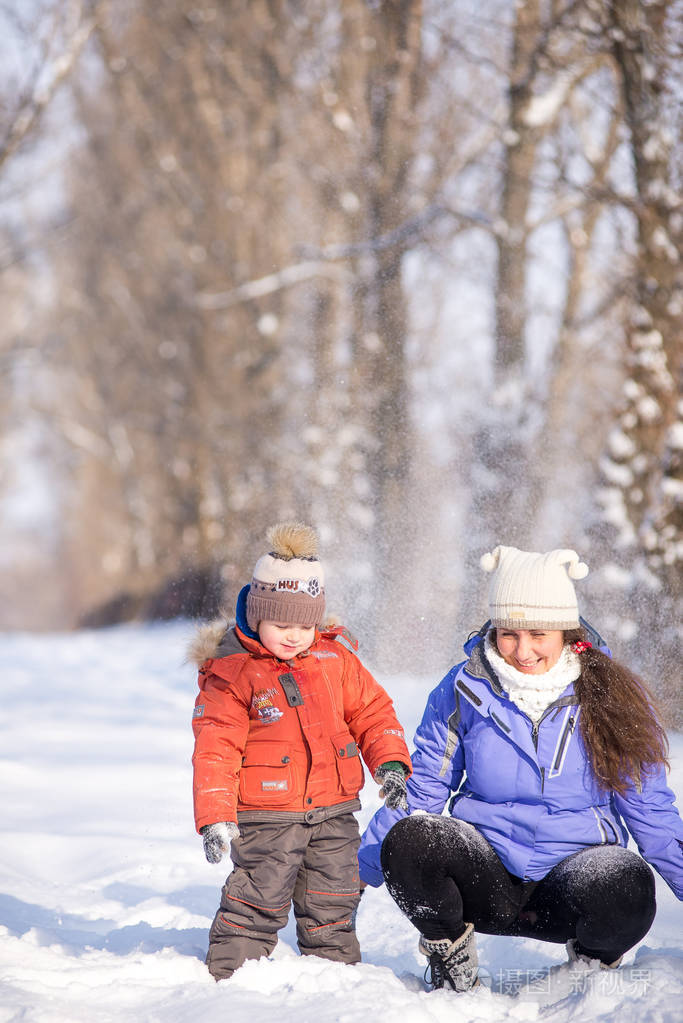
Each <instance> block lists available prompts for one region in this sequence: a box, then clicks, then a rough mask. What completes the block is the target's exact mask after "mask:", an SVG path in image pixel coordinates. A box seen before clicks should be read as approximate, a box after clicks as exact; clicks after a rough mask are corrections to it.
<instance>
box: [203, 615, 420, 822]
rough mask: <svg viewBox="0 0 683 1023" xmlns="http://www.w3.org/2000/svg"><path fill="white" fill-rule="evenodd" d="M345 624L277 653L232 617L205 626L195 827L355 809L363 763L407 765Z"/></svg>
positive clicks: (380, 694)
mask: <svg viewBox="0 0 683 1023" xmlns="http://www.w3.org/2000/svg"><path fill="white" fill-rule="evenodd" d="M342 632H343V630H340V629H331V630H326V631H323V632H318V631H317V630H316V636H315V641H314V643H313V645H312V646H311V647H310V648H309V649H308V650H307V651H305V652H304V653H302V654H299V656H298V657H296V658H295V659H294V660H293V661H280V660H278V659H277V658H276V657H275V656H274V655H273V654H271V653H270V652H269V651H268V650H266V648H265V647H264V646H262V645H261V644H260V643H259V642H258V641H257V640H253V639H250V638H249V637H248V636H246V635H245V634H244V633H243V632H241V631H240V629H239V628H238V627H237V626H234V627H233V628H231V629H229V630H228V631H227V632H226V626H225V623H221V625H220V626H217V625H214V626H205V627H204V629H203V630H202V632H201V634H200V637H199V640H198V642H197V643H196V644H195V646H194V650H193V653H194V655H195V659H196V660H198V661H199V662H200V667H199V695H198V697H197V700H196V703H195V709H194V717H193V730H194V735H195V747H194V755H193V757H192V763H193V766H194V809H195V822H196V826H197V830H198V831H199V829H200V828H202V827H203V826H204V825H206V824H214V823H215V822H216V821H236V820H267V819H289V818H290V816H291V815H295V817H294V819H297V820H304V821H317V820H320V819H323V818H324V817H325V816H331V815H333V814H335V813H339V812H345V811H351V810H354V809H358V807H359V805H360V804H359V803H358V801H357V797H358V792H359V790H360V789H361V788H362V786H363V782H364V773H363V767H362V764H361V761H360V757H359V755H358V751H359V749H360V752H361V753H362V754H363V759H364V761H365V763H366V764H367V766H368V768H369V770H370V772H371V773H372V774H373V775H374V773H375V771H376V770H377V768H378V767H379V766H380V765H381V764H383V763H385V762H386V761H391V760H399V761H401V762H402V763H404V764H405V765H406V767H407V768H408V769H409V768H410V755H409V753H408V748H407V746H406V744H405V741H404V738H403V729H402V728H401V726H400V724H399V723H398V720H397V718H396V715H395V713H394V707H393V704H392V702H391V699H390V698H389V696H388V695H387V693H386V692H385V691H384V689H383V688H382V687H381V686H380V685H379V683H378V682H376V681H375V679H374V678H373V677H372V675H371V674H370V673H369V672H368V671H367V670H366V669H365V668H364V667H363V665H362V664H361V662H360V661H359V659H358V658H357V657H356V655H355V654H354V653H352V652H351V650H349V649H348V647H347V646H346V645H345V644H344V643H343V642H340V633H342Z"/></svg>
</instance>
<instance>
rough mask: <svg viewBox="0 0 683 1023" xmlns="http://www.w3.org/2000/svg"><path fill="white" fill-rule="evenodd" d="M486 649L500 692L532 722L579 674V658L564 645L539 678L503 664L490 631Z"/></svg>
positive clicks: (505, 663)
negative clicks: (499, 685)
mask: <svg viewBox="0 0 683 1023" xmlns="http://www.w3.org/2000/svg"><path fill="white" fill-rule="evenodd" d="M485 650H486V657H487V660H488V661H489V664H490V665H491V667H492V668H493V670H494V671H495V673H496V675H497V676H498V680H499V682H500V684H501V685H502V687H503V689H504V690H505V692H506V693H507V695H508V696H509V698H510V699H511V700H512V702H513V703H515V704H516V705H517V706H518V707H519V709H520V710H521V711H523V712H524V713H525V714H526V715H527V716H528V717H530V718H531V720H532V721H538V719H539V718H540V717H541V715H542V714H543V711H544V710H545V709H546V707H547V706H548V705H549V704H551V703H552V702H553V700H556V699H557V698H558V697H559V696H561V695H562V693H563V692H564V691H565V689H566V688H567V686H568V685H569V683H570V682H574V681H575V680H576V679H577V678H578V677H579V675H580V674H581V662H580V660H579V655H578V654H575V653H574V651H573V650H572V649H571V647H570V646H567V645H566V644H565V646H564V647H563V648H562V653H561V654H560V656H559V658H558V660H557V661H556V663H555V664H553V666H552V668H550V670H549V671H544V672H543V673H542V674H541V675H527V674H526V673H525V672H523V671H517V669H516V668H514V667H513V666H512V665H511V664H508V663H507V661H504V660H503V658H502V657H501V656H500V654H499V653H498V650H497V649H496V645H495V643H494V642H493V639H492V637H491V633H490V632H488V633H487V634H486V642H485Z"/></svg>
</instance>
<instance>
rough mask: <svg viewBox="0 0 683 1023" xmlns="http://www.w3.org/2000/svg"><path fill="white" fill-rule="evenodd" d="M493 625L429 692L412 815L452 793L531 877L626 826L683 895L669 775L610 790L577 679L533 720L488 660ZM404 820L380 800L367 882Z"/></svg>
mask: <svg viewBox="0 0 683 1023" xmlns="http://www.w3.org/2000/svg"><path fill="white" fill-rule="evenodd" d="M485 630H486V626H485V627H484V629H482V631H481V632H480V633H478V634H477V635H476V636H475V637H474V638H473V639H471V640H470V641H468V643H467V644H466V646H465V652H466V653H467V654H468V656H469V660H467V661H464V662H463V663H462V664H458V665H456V666H455V667H453V668H451V670H450V671H449V672H448V674H447V675H446V677H445V678H444V679H443V681H442V682H441V683H440V684H439V685H438V686H437V687H436V689H434V690H433V691H432V693H431V694H430V696H429V700H428V702H427V707H426V709H425V712H424V715H423V718H422V722H421V723H420V726H419V728H418V730H417V732H416V734H415V747H416V751H415V753H414V754H413V756H412V762H413V774H412V777H411V778H410V780H409V782H408V800H409V804H410V808H411V811H414V810H424V811H427V812H429V813H436V814H440V813H442V811H443V809H444V806H445V805H446V803H447V801H448V800H449V797H451V793H455V795H453V796H452V798H450V802H449V810H450V813H451V815H452V816H453V817H457V818H458V819H459V820H463V821H469V823H470V824H473V825H474V826H475V827H476V828H477V829H478V830H479V831H480V832H481V833H482V835H484V837H485V838H486V839H487V840H488V841H489V842H490V844H491V845H492V846H493V848H494V849H495V851H496V852H497V853H498V856H499V857H500V859H501V860H502V862H503V863H504V865H505V867H506V868H507V869H508V870H509V871H510V873H512V874H514V875H516V876H517V877H521V878H524V879H525V880H538V879H539V878H542V877H544V876H545V875H546V874H547V873H548V872H549V871H550V870H551V869H552V867H554V866H555V864H557V863H559V862H560V860H563V859H565V857H567V856H571V855H572V853H576V852H578V851H579V850H581V849H585V848H586V847H587V846H592V845H617V844H618V845H622V846H625V845H626V843H627V841H628V832H627V830H626V828H628V831H629V832H630V833H631V835H632V836H633V838H634V839H635V842H636V844H637V846H638V849H639V851H640V853H641V855H642V856H643V858H644V859H645V860H647V862H648V863H650V864H651V865H652V866H653V867H654V868H655V869H656V870H657V871H659V873H660V874H661V875H662V877H663V878H664V880H665V881H666V882H667V883H668V885H669V886H670V887H671V888H672V889H673V891H674V892H675V894H676V895H677V896H678V898H679V899H683V821H681V818H680V816H679V814H678V811H677V809H676V807H675V805H674V798H675V797H674V794H673V792H672V791H671V790H670V789H669V788H668V787H667V785H666V775H665V771H664V770H663V769H660V768H657V769H655V770H652V771H650V772H648V773H644V774H643V777H642V779H641V784H640V786H638V787H636V786H635V785H634V786H633V787H631V788H629V789H628V790H627V792H626V794H625V795H623V796H621V795H618V794H617V793H615V792H604V791H603V790H601V789H600V788H599V787H598V785H597V784H596V782H595V777H594V775H593V772H592V770H591V768H590V764H589V762H588V759H587V755H586V751H585V748H584V745H583V742H582V740H581V736H580V731H579V729H578V728H577V725H578V722H579V715H580V712H581V711H580V707H579V706H578V704H577V703H576V698H575V696H574V687H573V684H570V685H569V686H568V687H567V689H566V690H565V692H564V693H563V695H562V696H561V697H560V698H559V699H557V700H555V701H554V703H551V704H550V706H549V707H547V708H546V710H545V711H544V713H543V716H542V718H541V720H540V722H538V724H536V725H533V724H532V722H531V720H530V718H528V717H527V715H526V714H524V713H523V712H522V711H521V710H520V709H519V708H518V707H517V706H516V705H515V704H514V703H513V702H512V701H511V700H509V699H508V698H507V696H506V694H505V692H504V691H503V689H502V688H501V686H500V684H499V682H498V679H497V678H496V675H495V674H494V672H493V669H492V668H491V666H490V665H489V663H488V661H487V660H486V658H485V656H484V643H483V638H484V635H485ZM603 649H606V648H603ZM463 777H464V780H463ZM404 816H406V814H405V812H404V811H402V810H389V809H388V808H387V807H384V806H383V807H381V808H380V809H379V810H378V811H377V813H376V814H375V816H374V817H373V819H372V820H371V821H370V824H369V825H368V827H367V829H366V831H365V834H364V835H363V838H362V841H361V847H360V850H359V861H360V875H361V878H362V879H363V880H364V881H366V882H367V883H368V884H371V885H374V886H378V885H380V884H382V882H383V880H384V879H383V876H382V871H381V867H380V849H381V846H382V842H383V840H384V837H385V836H386V834H387V832H388V831H389V829H390V828H391V827H392V825H393V824H395V823H396V821H397V820H399V819H400V818H401V817H404Z"/></svg>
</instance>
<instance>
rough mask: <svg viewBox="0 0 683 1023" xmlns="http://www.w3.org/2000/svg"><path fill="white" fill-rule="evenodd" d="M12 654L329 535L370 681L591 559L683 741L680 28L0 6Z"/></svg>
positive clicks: (101, 0)
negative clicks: (498, 595) (507, 550)
mask: <svg viewBox="0 0 683 1023" xmlns="http://www.w3.org/2000/svg"><path fill="white" fill-rule="evenodd" d="M0 39H1V40H2V42H1V43H0V57H1V59H0V289H1V292H2V318H1V321H0V358H1V360H2V377H1V382H0V386H1V388H2V402H1V404H0V410H1V411H0V424H1V430H0V509H1V514H2V519H1V521H2V531H1V534H0V563H1V572H0V627H3V628H5V629H8V628H30V629H45V628H71V627H74V626H77V625H79V624H83V623H87V624H91V625H98V624H106V623H109V622H113V621H119V620H124V619H127V618H131V617H143V618H145V617H170V616H173V615H176V614H179V613H184V614H190V615H193V616H208V615H211V614H213V613H214V612H215V610H216V608H217V606H218V605H219V604H220V603H221V600H225V602H226V606H228V607H230V606H232V605H233V602H234V599H235V596H236V594H237V592H238V590H239V587H240V586H241V585H242V584H243V583H244V582H246V581H248V580H249V578H250V576H251V570H252V568H253V565H254V563H255V561H256V558H257V557H258V556H259V555H260V554H261V553H263V551H264V550H265V547H264V534H265V529H266V527H267V526H268V525H270V524H271V523H272V522H274V521H276V520H278V519H280V518H283V517H289V516H296V517H301V518H304V519H306V520H310V521H311V522H313V523H314V524H315V525H316V526H317V528H318V530H319V533H320V537H321V546H322V555H323V560H324V562H325V565H326V568H327V574H328V584H329V585H328V607H329V609H330V610H331V611H335V612H338V613H339V615H340V616H341V618H342V619H343V620H344V621H345V622H346V624H348V626H349V627H350V628H351V629H352V630H353V631H355V632H356V634H357V635H358V636H359V637H360V639H361V641H362V647H361V650H362V652H363V654H364V657H365V659H366V660H367V661H368V662H369V663H370V664H371V665H372V666H373V667H374V668H375V670H376V671H378V672H383V671H395V670H401V669H405V670H410V671H415V670H419V671H422V672H424V673H425V674H429V675H432V676H433V677H434V679H435V680H436V679H437V678H438V677H440V676H441V674H442V673H443V671H445V669H446V668H447V666H448V664H449V663H450V662H451V660H452V658H454V657H455V656H457V655H458V653H459V651H460V646H461V641H462V640H463V639H464V638H465V636H466V635H467V633H468V632H470V631H471V630H472V629H475V628H477V627H478V626H479V625H480V624H481V622H482V621H483V619H484V617H485V588H486V582H487V580H486V579H485V578H484V577H483V576H484V573H482V572H481V571H480V569H479V566H478V563H479V557H480V555H481V554H482V553H484V552H485V551H487V550H491V549H492V548H493V547H494V546H495V545H496V544H498V543H505V544H511V545H515V546H520V547H524V548H526V549H531V550H546V549H550V548H551V547H557V546H569V547H574V548H576V549H577V550H578V551H579V553H580V555H581V557H582V558H583V559H584V560H585V561H587V563H588V564H589V565H590V566H591V570H592V571H591V575H590V576H589V577H588V579H587V580H586V581H585V582H584V583H581V584H579V587H578V589H579V595H580V600H581V603H582V608H583V610H584V614H585V616H586V617H588V618H589V619H590V620H591V621H592V622H593V624H595V626H596V627H597V628H598V629H599V630H600V631H601V632H602V633H603V635H605V636H606V637H607V638H608V639H609V641H610V645H611V646H612V648H613V650H614V651H615V653H616V654H617V655H618V656H619V657H620V658H621V659H623V660H625V661H627V662H628V663H630V664H631V665H632V666H633V667H635V668H636V669H638V670H640V671H642V672H643V673H644V674H645V675H646V677H647V678H648V679H649V680H650V681H651V682H652V683H653V685H654V686H655V688H656V690H657V691H658V693H659V694H660V696H661V697H662V699H663V701H664V703H665V706H666V709H667V714H668V718H669V721H670V722H672V723H674V724H677V725H679V726H680V725H681V724H682V723H683V703H682V701H681V697H680V693H679V689H680V685H679V673H680V640H681V625H680V623H681V590H682V587H681V560H682V558H683V535H682V534H683V511H682V503H681V495H682V492H683V481H682V480H681V449H682V448H683V423H682V422H681V389H680V382H681V354H682V350H683V343H682V338H681V323H682V322H683V316H682V313H683V274H682V269H681V266H682V264H681V252H682V251H683V248H682V244H681V243H682V240H683V206H682V204H681V173H682V168H683V146H682V144H681V140H682V135H681V97H682V96H683V81H682V79H683V60H682V59H681V57H682V50H683V3H682V2H681V0H641V2H638V0H612V2H610V0H517V2H515V0H485V2H482V0H457V2H454V0H305V2H304V0H230V2H222V3H221V2H217V0H214V2H213V3H203V2H202V0H194V2H192V0H22V2H21V3H16V2H7V0H0Z"/></svg>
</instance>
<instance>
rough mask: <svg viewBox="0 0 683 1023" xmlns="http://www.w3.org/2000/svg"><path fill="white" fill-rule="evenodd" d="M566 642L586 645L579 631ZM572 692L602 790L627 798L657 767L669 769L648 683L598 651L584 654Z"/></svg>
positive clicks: (666, 746)
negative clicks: (628, 788) (626, 793)
mask: <svg viewBox="0 0 683 1023" xmlns="http://www.w3.org/2000/svg"><path fill="white" fill-rule="evenodd" d="M564 637H565V643H575V642H576V641H577V640H584V639H585V635H584V633H583V630H581V629H572V630H570V631H568V632H565V634H564ZM579 657H580V659H581V675H580V676H579V678H578V679H577V680H576V682H575V683H574V692H575V693H576V695H577V697H578V703H579V705H580V707H581V716H580V718H579V721H580V729H581V737H582V739H583V744H584V746H585V747H586V752H587V754H588V758H589V760H590V764H591V767H592V768H593V773H594V774H595V777H596V779H597V782H598V784H599V785H600V787H601V788H603V789H607V790H609V789H611V790H613V791H614V792H619V793H621V794H623V793H624V792H625V790H626V788H627V787H628V786H629V785H632V784H635V785H636V786H639V785H640V783H641V780H642V775H643V774H644V773H646V772H647V771H648V769H652V768H653V767H655V766H656V765H658V764H662V765H664V766H665V767H668V766H669V762H668V760H667V754H668V751H669V743H668V740H667V737H666V732H665V731H664V729H663V727H662V725H661V724H660V722H659V714H658V712H657V707H656V701H655V699H654V696H653V694H652V693H651V692H650V690H649V688H648V687H647V686H646V684H645V683H644V682H643V681H642V680H641V679H639V678H638V677H637V676H636V675H634V674H633V673H632V672H631V671H629V670H628V668H626V667H624V665H622V664H619V662H618V661H613V660H612V659H611V658H610V657H608V656H607V655H606V654H603V653H602V652H601V651H600V650H597V649H596V648H595V647H588V648H587V649H586V650H583V651H582V652H581V653H580V654H579Z"/></svg>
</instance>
